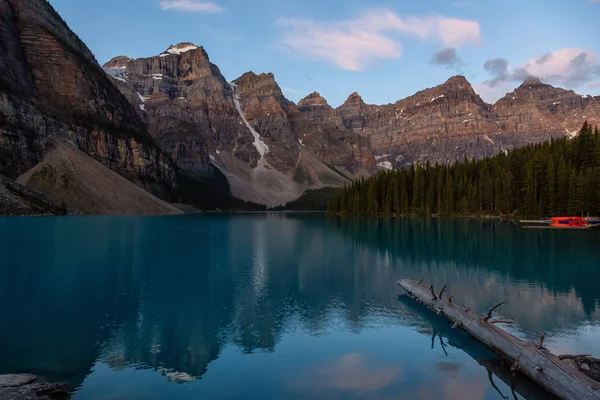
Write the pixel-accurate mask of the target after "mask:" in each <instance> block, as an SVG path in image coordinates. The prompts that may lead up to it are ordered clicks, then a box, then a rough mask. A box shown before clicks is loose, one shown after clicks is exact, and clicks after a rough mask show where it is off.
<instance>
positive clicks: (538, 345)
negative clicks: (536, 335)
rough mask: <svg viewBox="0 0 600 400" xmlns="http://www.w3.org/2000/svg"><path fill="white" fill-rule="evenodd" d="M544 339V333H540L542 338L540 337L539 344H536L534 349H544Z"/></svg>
mask: <svg viewBox="0 0 600 400" xmlns="http://www.w3.org/2000/svg"><path fill="white" fill-rule="evenodd" d="M544 339H546V332H544V333H542V336H540V342H539V343H538V344H536V345H535V347H537V348H538V349H543V348H544Z"/></svg>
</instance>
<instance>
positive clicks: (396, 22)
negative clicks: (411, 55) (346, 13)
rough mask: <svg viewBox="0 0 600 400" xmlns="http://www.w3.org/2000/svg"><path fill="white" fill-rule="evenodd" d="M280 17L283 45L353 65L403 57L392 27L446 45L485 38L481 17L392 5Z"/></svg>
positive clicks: (361, 67)
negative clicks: (332, 15)
mask: <svg viewBox="0 0 600 400" xmlns="http://www.w3.org/2000/svg"><path fill="white" fill-rule="evenodd" d="M277 23H278V24H279V25H280V26H281V27H283V29H284V33H283V37H282V39H281V43H282V45H283V46H284V47H285V48H287V49H289V50H291V51H293V52H295V53H297V54H300V55H303V56H307V57H311V58H315V59H322V60H326V61H328V62H330V63H332V64H334V65H336V66H338V67H340V68H342V69H346V70H353V71H361V70H364V69H366V68H368V67H369V66H370V65H371V63H372V62H373V61H375V60H389V59H395V58H400V57H401V56H402V45H401V43H400V42H399V41H398V40H396V38H394V37H392V35H393V34H394V33H395V34H404V35H407V36H410V37H414V38H417V39H419V40H429V39H431V40H435V41H437V42H439V43H441V44H442V45H444V46H447V47H460V46H463V45H467V44H479V43H481V34H480V26H479V24H478V23H477V22H474V21H467V20H460V19H456V18H446V17H443V16H438V15H432V16H427V17H413V16H408V17H402V16H399V15H397V14H395V13H394V12H392V11H389V10H373V11H370V12H367V13H365V14H364V15H362V16H361V17H359V18H357V19H354V20H348V21H334V22H319V21H315V20H312V19H299V18H279V19H278V20H277Z"/></svg>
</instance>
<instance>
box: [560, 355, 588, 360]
mask: <svg viewBox="0 0 600 400" xmlns="http://www.w3.org/2000/svg"><path fill="white" fill-rule="evenodd" d="M591 356H592V355H591V354H563V355H560V356H558V359H559V360H572V359H574V358H585V357H591Z"/></svg>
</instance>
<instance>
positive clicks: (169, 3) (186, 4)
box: [160, 0, 224, 14]
mask: <svg viewBox="0 0 600 400" xmlns="http://www.w3.org/2000/svg"><path fill="white" fill-rule="evenodd" d="M160 6H161V7H162V9H163V10H176V11H187V12H203V13H209V14H214V13H219V12H222V11H224V10H223V9H222V8H221V7H219V6H218V5H217V4H215V3H213V2H210V1H194V0H162V1H161V2H160Z"/></svg>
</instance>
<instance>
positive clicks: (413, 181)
mask: <svg viewBox="0 0 600 400" xmlns="http://www.w3.org/2000/svg"><path fill="white" fill-rule="evenodd" d="M327 210H328V212H330V213H341V214H368V215H482V214H496V215H500V214H503V215H506V214H517V215H521V216H527V217H536V216H540V217H541V216H556V215H561V214H569V215H578V214H581V213H588V212H589V213H590V214H592V215H594V214H600V134H599V132H598V127H596V128H595V129H593V128H592V126H590V125H589V124H588V123H587V122H585V123H584V125H583V127H582V129H581V131H580V132H579V135H577V136H576V137H574V138H572V139H569V138H561V139H554V140H552V141H549V142H545V143H542V144H535V145H530V146H527V147H523V148H519V149H516V150H512V151H508V152H505V153H501V154H498V155H497V156H495V157H491V158H486V159H483V160H476V161H475V160H465V161H462V162H457V163H454V164H452V165H449V166H447V165H430V164H426V165H416V166H411V167H409V168H404V169H399V170H395V171H386V172H382V173H379V174H377V175H376V176H374V177H371V178H369V179H366V180H360V181H357V182H355V183H353V184H352V185H350V186H347V187H346V188H345V189H344V190H343V191H342V192H341V194H339V195H338V196H336V197H335V198H333V199H332V200H331V202H330V203H329V205H328V208H327Z"/></svg>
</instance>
